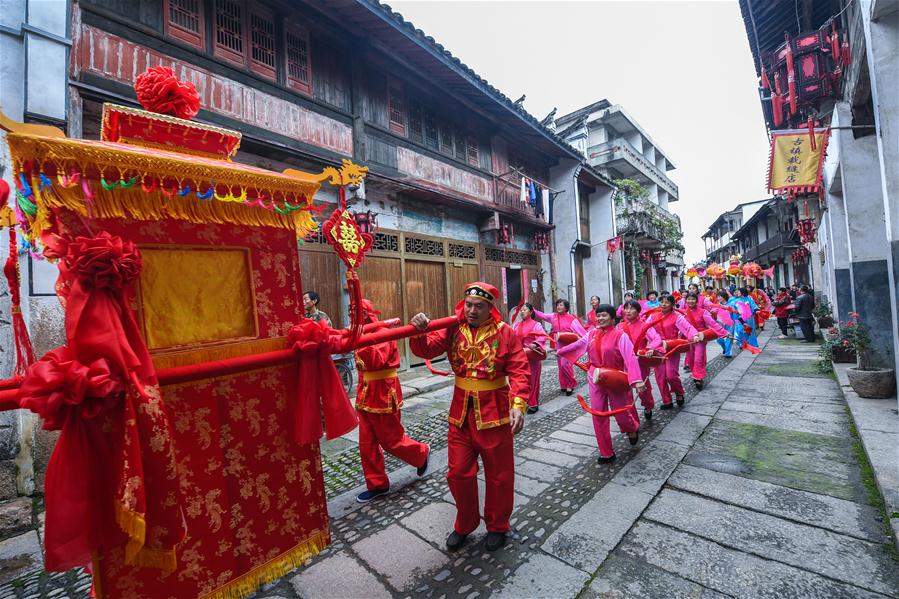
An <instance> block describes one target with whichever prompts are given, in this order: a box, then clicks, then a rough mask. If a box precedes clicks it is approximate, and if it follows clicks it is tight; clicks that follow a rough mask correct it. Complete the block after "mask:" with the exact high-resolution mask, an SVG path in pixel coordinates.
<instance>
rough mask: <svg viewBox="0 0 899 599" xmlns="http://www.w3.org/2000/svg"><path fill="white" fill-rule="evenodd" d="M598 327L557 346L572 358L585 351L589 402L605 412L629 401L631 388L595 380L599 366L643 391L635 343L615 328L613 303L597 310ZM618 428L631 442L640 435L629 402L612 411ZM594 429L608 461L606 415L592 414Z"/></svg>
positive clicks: (609, 442)
mask: <svg viewBox="0 0 899 599" xmlns="http://www.w3.org/2000/svg"><path fill="white" fill-rule="evenodd" d="M596 316H597V325H598V326H597V327H596V328H595V329H591V330H590V332H589V333H586V334H584V335H583V336H582V337H581V338H580V339H578V340H577V341H575V342H574V343H571V344H569V345H568V346H566V347H564V348H562V349H560V350H559V352H558V353H559V354H560V355H564V356H565V357H566V358H568V359H571V360H575V361H576V360H577V359H578V358H579V357H580V356H582V355H583V354H584V353H585V352H586V353H587V356H589V358H590V370H589V372H588V373H587V381H588V382H587V385H588V386H589V388H590V405H591V407H593V409H595V410H599V411H603V412H607V411H609V410H613V409H615V408H623V407H625V406H627V405H629V404H632V401H633V400H632V398H631V392H630V390H629V389H628V390H626V391H615V390H612V389H608V388H606V387H604V386H603V385H601V384H600V383H598V382H597V378H596V375H597V374H598V372H597V369H599V368H611V369H615V370H621V371H624V372H626V373H627V381H628V383H630V385H631V386H632V387H634V388H635V389H636V390H637V392H641V391H643V380H642V379H641V376H642V375H641V373H640V364H638V363H637V356H636V354H634V346H633V344H632V343H631V340H630V337H628V336H627V334H626V333H624V331H622V330H620V329H616V328H615V307H614V306H611V305H609V304H602V305H600V306H599V307H598V308H597V310H596ZM615 420H616V421H617V422H618V428H620V429H621V430H622V432H625V433H627V438H628V440H629V441H630V444H631V445H636V444H637V441H639V439H640V433H639V430H640V419H639V417H638V416H637V410H636V409H634V407H633V406H632V405H631V408H630V409H629V410H627V411H624V412H621V413H619V414H615ZM593 431H594V432H595V434H596V443H597V445H598V446H599V460H598V461H599V462H600V463H602V462H611V461H612V460H614V459H615V450H614V449H613V448H612V435H611V432H610V431H609V417H608V416H595V415H594V416H593Z"/></svg>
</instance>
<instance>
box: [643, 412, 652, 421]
mask: <svg viewBox="0 0 899 599" xmlns="http://www.w3.org/2000/svg"><path fill="white" fill-rule="evenodd" d="M643 417H644V418H646V419H647V420H652V410H644V411H643Z"/></svg>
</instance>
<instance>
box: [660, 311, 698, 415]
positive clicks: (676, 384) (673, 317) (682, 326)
mask: <svg viewBox="0 0 899 599" xmlns="http://www.w3.org/2000/svg"><path fill="white" fill-rule="evenodd" d="M674 302H675V300H674V297H673V296H671V295H670V294H669V295H663V296H662V297H661V298H660V299H659V311H658V312H655V313H653V314H652V315H651V316H650V317H649V320H648V322H649V323H650V324H652V325H653V327H654V328H655V330H656V332H657V333H658V334H659V336H660V337H661V338H662V340H663V341H665V342H666V343H667V342H668V341H671V340H674V339H677V336H678V334H681V335H683V336H684V337H685V338H686V339H689V340H690V341H701V340H702V338H701V337H700V335H699V333H698V332H697V331H696V329H695V328H694V327H693V325H691V324H690V323H689V321H687V319H686V318H685V317H684V315H683V314H680V313H679V312H677V311H675V310H674ZM679 369H680V354H679V353H676V354H674V355H673V356H671V357H669V358H666V359H665V362H663V363H662V364H661V365H660V366H657V367H656V369H655V370H656V383H657V384H658V386H659V394H660V395H661V396H662V409H663V410H670V409H671V408H673V407H674V406H673V405H672V403H671V395H672V393H673V394H674V396H675V397H676V398H677V405H679V406H682V405H684V385H683V383H681V380H680V372H679Z"/></svg>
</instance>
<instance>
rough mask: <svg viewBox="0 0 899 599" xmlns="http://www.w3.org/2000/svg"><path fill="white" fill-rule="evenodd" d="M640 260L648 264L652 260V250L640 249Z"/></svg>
mask: <svg viewBox="0 0 899 599" xmlns="http://www.w3.org/2000/svg"><path fill="white" fill-rule="evenodd" d="M640 262H642V263H643V264H650V263H651V262H652V252H650V251H649V250H640Z"/></svg>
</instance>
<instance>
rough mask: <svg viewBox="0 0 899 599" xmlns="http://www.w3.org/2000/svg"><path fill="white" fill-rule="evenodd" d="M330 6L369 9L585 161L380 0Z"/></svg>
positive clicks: (528, 126)
mask: <svg viewBox="0 0 899 599" xmlns="http://www.w3.org/2000/svg"><path fill="white" fill-rule="evenodd" d="M329 5H330V7H332V8H334V9H338V10H339V9H342V10H349V9H351V8H352V6H356V7H360V8H363V9H366V10H367V11H368V12H369V13H370V14H371V15H374V16H376V17H378V18H379V19H380V20H381V21H382V22H384V23H385V24H387V25H389V26H390V28H391V29H392V30H393V32H394V33H395V34H399V35H401V36H403V37H405V38H406V39H408V40H409V41H412V42H413V43H415V44H416V45H417V46H418V47H419V48H421V50H422V51H424V52H426V53H427V54H429V55H430V56H431V57H433V58H434V59H436V60H438V61H439V62H440V63H442V64H443V66H445V67H446V68H447V69H449V70H451V71H453V72H454V73H455V74H456V75H458V76H459V77H461V78H462V79H463V80H465V81H466V82H467V83H468V84H469V85H470V86H471V87H472V88H474V90H476V91H478V92H480V93H481V94H483V95H485V96H487V97H488V98H490V99H491V100H492V101H493V102H494V103H495V104H496V105H497V106H499V107H501V108H502V109H504V110H503V112H505V113H506V115H507V116H508V117H512V120H513V122H516V123H517V124H518V125H519V126H520V127H522V128H523V129H524V130H525V131H527V132H529V133H531V134H536V135H538V136H539V137H541V138H543V139H545V140H546V141H548V142H550V143H551V144H552V145H553V146H555V148H556V149H557V150H558V151H559V152H560V153H562V154H566V155H568V156H569V157H574V158H578V159H581V158H583V156H582V155H581V153H580V152H578V150H577V149H576V148H575V147H573V146H572V145H571V144H569V143H567V142H565V141H564V140H563V139H561V138H560V137H559V136H558V135H556V134H555V133H553V132H552V131H551V130H549V129H548V128H547V127H545V126H543V125H541V124H540V121H539V120H538V119H537V118H536V117H534V116H533V115H531V114H530V113H529V112H527V111H526V110H525V109H524V108H522V107H521V106H519V105H517V104H515V103H514V102H513V101H512V100H511V99H510V98H509V97H508V96H506V95H505V94H503V93H502V92H501V91H500V90H498V89H497V88H495V87H493V85H491V84H490V82H488V81H487V80H486V79H484V78H483V77H481V76H480V75H478V74H477V73H476V72H475V71H474V70H473V69H472V68H471V67H469V66H468V65H466V64H465V63H463V62H462V61H461V60H459V59H458V58H456V57H455V56H453V55H452V54H451V53H450V52H449V50H447V49H446V48H444V47H443V46H442V45H441V44H439V43H438V42H437V41H436V40H434V38H432V37H430V36H428V35H426V34H425V33H424V32H423V31H422V30H421V29H418V28H416V27H415V26H414V25H413V24H412V23H411V22H409V21H407V20H406V19H405V18H404V17H403V16H402V15H401V14H400V13H398V12H396V11H395V10H393V9H392V8H390V6H388V5H386V4H383V3H381V2H380V1H379V0H354V1H353V2H346V1H340V0H337V1H334V2H333V3H330V4H329Z"/></svg>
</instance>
